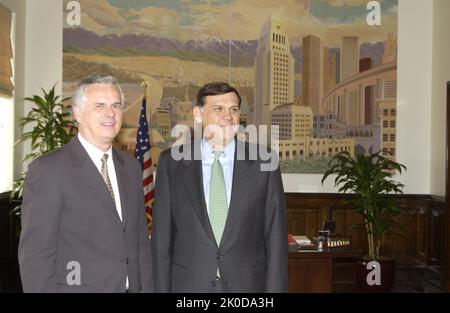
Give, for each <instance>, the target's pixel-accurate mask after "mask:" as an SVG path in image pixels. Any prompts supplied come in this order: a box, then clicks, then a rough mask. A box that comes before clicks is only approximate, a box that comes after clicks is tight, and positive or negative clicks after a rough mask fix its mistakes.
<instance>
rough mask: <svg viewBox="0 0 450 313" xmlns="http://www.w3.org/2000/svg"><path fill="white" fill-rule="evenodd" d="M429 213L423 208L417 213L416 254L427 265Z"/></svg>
mask: <svg viewBox="0 0 450 313" xmlns="http://www.w3.org/2000/svg"><path fill="white" fill-rule="evenodd" d="M430 213H431V211H430V210H429V209H427V208H425V207H421V208H419V209H418V211H417V224H416V227H417V231H416V247H417V248H416V254H417V257H418V258H419V259H420V260H421V261H422V262H425V263H428V257H429V249H430V228H429V226H428V225H429V223H430Z"/></svg>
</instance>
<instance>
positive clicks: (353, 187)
mask: <svg viewBox="0 0 450 313" xmlns="http://www.w3.org/2000/svg"><path fill="white" fill-rule="evenodd" d="M402 169H404V170H406V167H405V166H404V165H403V164H400V163H397V162H395V161H392V160H390V159H388V158H385V157H383V156H382V155H381V154H380V152H377V153H373V154H370V155H368V156H366V155H358V156H357V157H356V158H352V156H351V155H350V153H349V152H347V151H343V152H340V153H338V154H336V155H335V156H334V157H333V158H332V159H331V160H330V162H329V169H328V170H327V171H326V172H325V173H324V175H323V178H322V184H323V182H324V181H325V180H326V179H327V177H328V176H330V175H332V174H334V175H336V178H335V179H334V186H335V187H338V191H339V192H342V193H346V192H352V193H354V197H353V198H352V200H350V203H351V204H352V205H353V207H354V208H355V209H356V210H357V212H358V213H359V214H360V215H361V216H362V218H363V223H361V224H359V225H354V226H353V228H363V229H364V230H365V233H366V235H367V243H368V255H366V256H364V257H363V259H362V260H361V261H359V262H357V263H356V266H355V279H356V283H357V285H358V286H359V287H360V288H361V289H362V290H363V291H384V292H386V291H388V290H389V289H390V288H391V287H392V284H393V282H394V277H395V263H394V260H393V259H391V258H388V257H386V256H383V255H382V254H381V248H382V246H383V239H384V235H385V234H386V233H396V234H402V228H401V226H400V225H399V224H398V223H397V222H396V221H395V218H396V217H397V216H399V215H400V214H402V213H403V209H402V208H400V207H399V206H398V205H397V204H396V203H395V202H394V201H393V199H392V197H391V196H390V194H392V193H395V194H401V193H403V191H402V189H403V187H404V185H403V184H401V183H399V182H397V181H395V180H394V179H393V178H392V176H393V175H394V174H395V173H396V172H399V173H400V174H401V172H402ZM373 261H375V262H373ZM376 264H379V265H380V267H381V273H380V275H379V276H380V277H381V281H378V282H375V283H374V282H373V281H371V282H369V280H370V279H369V280H368V279H367V278H368V275H369V274H370V273H371V272H372V271H373V270H377V271H378V269H375V268H373V267H372V265H376ZM368 267H369V268H368Z"/></svg>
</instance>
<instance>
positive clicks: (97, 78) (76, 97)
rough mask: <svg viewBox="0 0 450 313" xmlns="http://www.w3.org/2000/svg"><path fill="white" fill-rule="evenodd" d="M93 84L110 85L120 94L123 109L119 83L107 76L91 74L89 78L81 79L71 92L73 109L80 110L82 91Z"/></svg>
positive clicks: (122, 97)
mask: <svg viewBox="0 0 450 313" xmlns="http://www.w3.org/2000/svg"><path fill="white" fill-rule="evenodd" d="M93 84H111V85H114V86H115V87H116V88H117V90H118V91H119V94H120V104H121V106H122V107H123V105H124V101H125V98H124V95H123V91H122V88H121V87H120V85H119V83H118V82H117V79H116V78H114V77H113V76H109V75H102V74H93V75H90V76H87V77H85V78H83V79H81V80H80V81H79V82H78V84H77V86H76V87H75V90H74V92H73V96H72V104H73V106H74V107H75V106H76V107H79V108H81V107H82V106H83V104H84V101H85V98H84V90H85V88H86V87H87V86H89V85H93Z"/></svg>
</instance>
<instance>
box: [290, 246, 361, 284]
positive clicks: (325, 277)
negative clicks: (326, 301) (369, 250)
mask: <svg viewBox="0 0 450 313" xmlns="http://www.w3.org/2000/svg"><path fill="white" fill-rule="evenodd" d="M360 257H362V251H361V250H337V251H323V252H319V251H316V250H302V251H298V252H289V289H288V290H289V292H332V291H333V290H332V271H333V260H334V259H337V258H350V259H354V258H360Z"/></svg>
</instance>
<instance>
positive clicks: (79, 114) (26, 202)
mask: <svg viewBox="0 0 450 313" xmlns="http://www.w3.org/2000/svg"><path fill="white" fill-rule="evenodd" d="M123 103H124V97H123V93H122V90H121V88H120V86H119V85H118V83H117V81H116V80H115V79H114V78H113V77H110V76H102V75H92V76H89V77H87V78H85V79H83V80H82V81H81V82H80V83H79V84H78V86H77V87H76V89H75V92H74V96H73V113H74V117H75V119H76V121H77V123H78V130H79V133H78V135H77V136H76V137H74V138H73V139H72V140H71V141H70V142H69V143H68V144H66V145H64V146H63V147H61V148H60V149H58V150H56V151H54V152H51V153H48V154H46V155H44V156H42V157H39V158H38V159H36V160H35V161H34V162H33V163H32V164H31V165H30V167H29V169H28V173H27V176H26V178H25V184H24V191H23V205H22V232H21V237H20V244H19V263H20V274H21V278H22V286H23V290H24V292H149V291H153V283H152V277H151V254H150V253H151V247H150V240H149V237H148V233H147V227H146V217H145V208H144V200H143V190H142V171H141V168H140V165H139V163H138V162H137V160H135V159H134V158H132V157H131V156H129V155H127V154H126V153H124V152H122V151H119V150H116V149H114V148H112V142H113V140H114V138H115V137H116V135H117V134H118V132H119V130H120V127H121V123H122V108H123Z"/></svg>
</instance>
